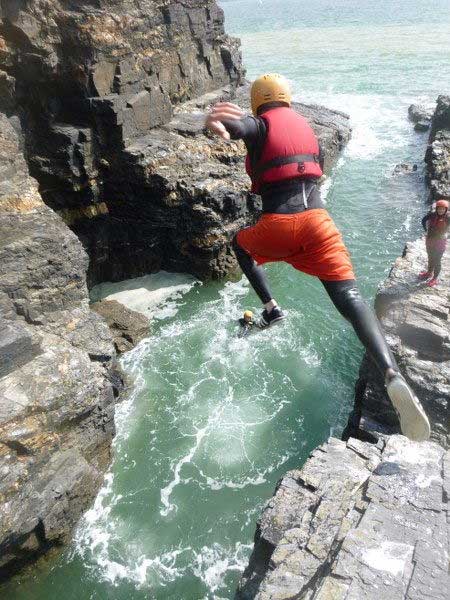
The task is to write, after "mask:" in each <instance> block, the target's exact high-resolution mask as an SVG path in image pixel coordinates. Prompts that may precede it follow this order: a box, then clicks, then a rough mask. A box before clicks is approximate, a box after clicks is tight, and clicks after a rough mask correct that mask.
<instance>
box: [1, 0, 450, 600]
mask: <svg viewBox="0 0 450 600" xmlns="http://www.w3.org/2000/svg"><path fill="white" fill-rule="evenodd" d="M222 6H223V8H224V10H225V13H226V18H227V30H228V32H230V33H232V34H235V35H238V36H239V37H241V39H242V48H243V54H244V61H245V63H246V66H247V68H248V75H249V77H250V78H253V77H254V76H256V75H258V74H260V73H261V72H263V71H279V72H282V73H283V74H285V75H286V76H287V77H288V78H289V79H290V80H291V82H292V85H293V88H294V91H295V92H296V95H297V97H298V98H299V99H302V100H304V101H311V102H320V103H323V104H326V105H327V106H330V107H333V108H338V109H341V110H344V111H346V112H348V113H349V114H350V116H351V119H352V125H353V128H354V132H353V138H352V140H351V142H350V144H349V145H348V147H347V149H346V151H345V152H344V154H343V156H342V158H341V159H340V161H339V163H338V165H337V166H336V168H335V170H334V173H333V174H332V177H331V178H330V179H329V181H328V182H327V184H326V185H325V190H324V192H325V193H326V197H327V202H328V208H329V210H330V213H331V214H332V216H333V218H334V219H335V221H336V223H337V224H338V226H339V227H340V228H341V230H342V232H343V235H344V238H345V241H346V242H347V244H348V247H349V250H350V252H351V254H352V257H353V261H354V265H355V269H356V273H357V275H358V278H359V281H360V286H361V289H362V291H363V294H364V296H365V297H366V298H367V299H368V300H370V301H372V299H373V296H374V293H375V290H376V286H377V284H378V282H379V281H380V280H381V279H382V278H383V277H385V276H386V275H387V273H388V271H389V268H390V265H391V264H392V262H393V260H394V259H395V258H396V257H397V256H398V255H399V254H400V253H401V252H402V249H403V246H404V243H405V241H406V240H407V239H412V238H415V237H417V236H418V235H420V222H419V218H420V217H421V215H422V214H423V213H424V211H425V197H426V190H425V188H424V185H423V180H422V175H423V170H422V159H423V155H424V151H425V145H426V137H427V136H426V134H417V133H415V132H414V130H413V127H412V125H411V124H410V123H409V122H408V120H407V116H406V115H407V108H408V106H409V104H410V103H412V102H415V101H418V100H419V101H423V102H432V101H433V100H434V99H435V98H436V97H437V95H438V94H439V93H445V92H446V93H448V92H449V91H450V90H449V89H448V86H449V85H450V58H449V57H450V0H437V1H433V2H429V1H425V0H420V1H418V0H408V1H406V0H398V1H396V0H389V1H388V0H379V1H378V2H376V3H374V2H372V1H371V0H358V1H356V0H334V1H332V0H316V1H315V2H313V3H311V2H303V1H300V0H264V1H263V0H261V1H259V0H229V1H226V2H225V1H224V2H222ZM399 162H417V163H419V170H418V172H417V173H415V174H412V175H407V176H401V177H392V170H393V168H394V166H395V165H396V164H397V163H399ZM267 270H268V273H269V277H270V280H271V283H272V286H273V290H274V295H275V297H276V298H277V299H278V301H279V303H280V304H281V305H282V306H283V307H284V308H285V309H286V310H287V311H288V313H289V319H288V320H287V321H286V322H285V323H284V324H283V325H281V326H280V327H278V328H277V329H275V330H273V331H270V332H263V333H261V334H258V335H254V336H252V337H251V338H247V339H244V340H242V339H237V338H236V337H235V335H234V331H235V330H234V323H233V320H234V319H235V318H236V317H238V316H239V315H240V314H241V312H242V310H243V309H244V308H249V307H250V308H254V309H258V303H257V299H256V297H255V295H254V293H253V292H252V291H251V290H249V288H248V285H247V284H246V282H245V281H244V280H242V281H239V282H221V283H211V284H208V285H196V286H193V287H192V288H191V289H190V290H189V291H188V292H187V293H186V294H185V295H184V296H183V297H182V298H179V299H178V300H176V309H177V310H176V311H175V310H172V311H169V312H167V311H166V312H165V313H162V314H161V316H164V315H165V318H161V319H159V320H157V321H156V322H155V326H154V327H153V331H152V335H151V337H149V338H148V339H147V340H145V341H144V342H143V343H141V344H140V345H139V346H138V347H137V348H136V349H135V350H133V351H132V352H130V353H128V354H127V355H125V356H124V358H123V361H122V362H123V365H124V368H125V369H126V370H127V371H129V372H130V373H132V374H134V376H135V378H136V385H135V388H134V391H133V394H132V395H131V398H130V399H129V400H127V401H125V402H123V403H122V404H121V405H119V406H118V409H117V412H118V414H117V426H118V435H117V438H116V441H115V450H114V453H115V460H114V463H113V465H112V467H111V470H110V472H109V473H108V474H107V475H106V478H105V485H104V487H103V489H102V491H101V492H100V495H99V497H98V498H97V500H96V503H95V505H94V507H93V508H92V510H90V511H89V512H88V513H87V515H86V517H85V518H84V519H83V521H82V523H81V524H80V527H79V528H78V531H77V535H76V540H75V541H74V543H73V544H72V546H71V547H70V548H68V549H67V550H66V551H65V552H64V553H63V554H62V555H61V556H60V557H58V558H56V559H52V560H49V561H47V562H46V563H43V564H41V565H40V566H39V568H38V569H35V570H34V571H33V572H32V574H31V575H27V576H25V577H22V578H21V579H16V580H15V581H13V582H12V583H11V584H10V585H9V586H8V587H7V588H3V590H0V592H2V593H3V594H4V595H5V597H8V598H10V599H11V600H15V599H17V600H34V599H36V600H44V599H45V600H50V599H56V598H60V597H64V598H65V600H72V599H73V600H75V599H77V600H78V599H83V600H84V599H88V598H89V599H95V600H96V599H102V600H103V599H108V600H110V599H111V600H125V599H127V600H143V599H158V600H160V599H161V600H162V599H167V600H200V599H208V600H212V599H214V600H220V599H231V598H232V597H233V592H234V589H235V586H236V583H237V581H238V578H239V574H240V572H241V571H242V569H243V567H244V566H245V564H246V560H247V558H248V555H249V553H250V551H251V545H252V538H253V534H254V531H255V521H256V519H257V517H258V515H259V513H260V510H261V507H262V506H263V504H264V501H265V500H266V499H267V498H268V497H269V496H270V495H271V494H272V492H273V489H274V486H275V483H276V481H277V479H278V478H279V477H280V476H281V475H282V474H283V473H284V472H285V471H287V470H288V469H290V468H293V467H298V466H299V465H301V464H302V463H303V462H304V460H305V459H306V457H307V455H308V453H309V452H310V451H311V449H312V448H314V447H315V446H316V445H317V444H320V443H321V442H323V441H324V440H325V439H326V438H327V437H328V435H330V433H333V434H335V435H339V434H340V432H341V431H342V427H343V426H344V424H345V421H346V418H347V414H348V412H349V410H350V407H351V405H352V400H353V386H354V382H355V380H356V377H357V371H358V367H359V362H360V359H361V356H362V350H361V347H360V345H359V343H358V342H357V340H356V339H355V337H354V335H353V332H352V331H351V329H350V328H349V326H348V325H347V324H346V323H345V322H344V321H343V320H341V319H340V318H339V316H338V315H337V314H336V313H335V311H334V309H333V307H332V305H331V303H330V302H329V300H328V299H327V298H326V297H325V295H324V293H323V291H322V289H321V286H320V284H319V283H318V282H316V281H315V280H314V279H312V278H310V277H308V276H306V275H301V274H299V273H297V272H296V271H294V270H292V269H290V268H289V267H288V266H286V265H270V266H269V267H267ZM172 308H173V306H172ZM167 315H169V316H167ZM0 596H1V593H0ZM2 597H3V596H2Z"/></svg>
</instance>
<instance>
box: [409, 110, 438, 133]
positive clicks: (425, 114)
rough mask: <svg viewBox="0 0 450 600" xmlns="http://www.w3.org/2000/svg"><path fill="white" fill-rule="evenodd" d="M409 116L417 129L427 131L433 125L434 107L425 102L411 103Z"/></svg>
mask: <svg viewBox="0 0 450 600" xmlns="http://www.w3.org/2000/svg"><path fill="white" fill-rule="evenodd" d="M408 117H409V119H410V121H412V122H413V123H414V129H415V130H416V131H427V130H428V129H430V126H431V119H432V117H433V108H432V107H429V106H424V105H423V104H411V106H410V107H409V108H408Z"/></svg>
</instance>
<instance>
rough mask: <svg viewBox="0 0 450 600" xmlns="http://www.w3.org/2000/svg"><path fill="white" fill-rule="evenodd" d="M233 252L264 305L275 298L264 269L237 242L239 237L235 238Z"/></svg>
mask: <svg viewBox="0 0 450 600" xmlns="http://www.w3.org/2000/svg"><path fill="white" fill-rule="evenodd" d="M232 244H233V250H234V252H235V254H236V258H237V261H238V263H239V266H240V267H241V269H242V272H243V273H244V275H245V276H246V277H247V279H248V280H249V282H250V285H251V286H252V288H253V289H254V290H255V292H256V293H257V295H258V297H259V299H260V300H261V302H262V303H263V304H267V303H268V302H270V301H271V300H272V298H273V296H272V294H271V292H270V290H269V284H268V281H267V277H266V274H265V272H264V269H263V268H262V267H259V266H258V265H257V264H256V262H255V261H254V260H253V258H252V257H251V256H250V254H249V253H248V252H246V251H245V250H244V248H242V247H241V246H239V244H238V242H237V236H234V238H233V243H232Z"/></svg>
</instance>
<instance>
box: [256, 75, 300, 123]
mask: <svg viewBox="0 0 450 600" xmlns="http://www.w3.org/2000/svg"><path fill="white" fill-rule="evenodd" d="M250 97H251V101H252V111H253V114H254V115H256V114H257V112H258V108H259V107H260V106H262V105H263V104H266V102H286V104H289V105H290V104H291V99H292V96H291V89H290V87H289V83H288V81H287V79H286V78H285V77H283V75H278V74H277V73H266V75H261V77H258V79H255V81H254V82H253V85H252V88H251V90H250Z"/></svg>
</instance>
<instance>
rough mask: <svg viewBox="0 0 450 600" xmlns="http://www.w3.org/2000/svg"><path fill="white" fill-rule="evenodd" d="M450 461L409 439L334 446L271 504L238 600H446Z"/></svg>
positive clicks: (283, 485)
mask: <svg viewBox="0 0 450 600" xmlns="http://www.w3.org/2000/svg"><path fill="white" fill-rule="evenodd" d="M447 454H448V453H447ZM446 461H448V457H446V453H445V451H444V449H443V448H441V447H440V446H438V445H437V444H435V443H431V442H427V443H421V444H419V443H415V442H410V441H409V440H407V439H406V438H404V437H403V436H391V437H389V439H388V440H387V441H386V443H384V442H380V443H379V444H377V445H376V446H375V445H373V444H369V443H367V442H361V441H359V440H356V439H353V438H351V439H349V440H348V442H347V443H345V442H342V441H339V440H336V439H333V438H330V439H329V441H328V442H327V443H326V444H324V445H323V446H320V447H319V448H317V449H316V450H314V452H313V453H312V455H311V457H310V458H309V460H308V461H307V462H306V464H305V466H304V467H303V468H302V469H301V470H296V471H290V472H289V473H287V474H286V475H285V476H284V477H283V479H282V480H281V481H280V482H279V484H278V486H277V491H276V493H275V496H274V497H273V498H271V499H270V500H269V502H268V503H267V504H266V507H265V509H264V510H263V513H262V516H261V518H260V519H259V522H258V528H257V533H256V537H255V547H254V550H253V553H252V555H251V558H250V563H249V566H248V567H247V569H246V570H245V572H244V575H243V577H242V579H241V582H240V584H239V588H238V591H237V593H236V600H250V599H252V600H253V599H255V600H282V599H283V600H285V599H287V598H289V599H290V598H301V599H304V600H307V599H308V600H312V599H314V600H341V599H342V600H344V599H345V600H361V598H367V599H371V600H380V599H381V598H390V599H392V600H397V599H398V600H403V599H405V600H406V599H407V600H422V599H423V598H430V599H431V598H433V599H435V600H443V599H444V598H445V597H446V590H447V589H448V586H447V583H448V580H447V566H446V548H447V544H448V538H447V530H446V525H445V523H446V510H447V509H448V496H447V495H445V493H444V491H445V490H446V488H447V486H448V481H447V479H448V476H449V473H448V471H447V470H446V468H445V465H446V464H447V462H446ZM442 498H444V503H443V502H442ZM424 515H426V517H425V518H424Z"/></svg>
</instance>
